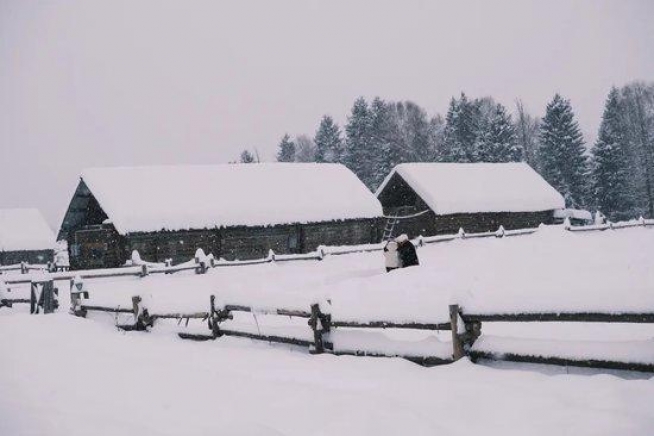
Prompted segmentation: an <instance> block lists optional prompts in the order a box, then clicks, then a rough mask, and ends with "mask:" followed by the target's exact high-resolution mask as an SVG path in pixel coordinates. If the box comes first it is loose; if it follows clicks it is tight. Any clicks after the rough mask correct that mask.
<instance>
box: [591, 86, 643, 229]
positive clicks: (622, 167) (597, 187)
mask: <svg viewBox="0 0 654 436" xmlns="http://www.w3.org/2000/svg"><path fill="white" fill-rule="evenodd" d="M625 127H626V126H625V123H624V119H623V113H622V108H621V106H620V101H619V93H618V90H617V89H615V88H613V89H611V92H610V93H609V96H608V98H607V100H606V106H605V108H604V115H603V116H602V123H601V125H600V128H599V135H598V137H597V142H596V143H595V146H594V147H593V149H592V166H591V168H592V195H593V200H594V203H595V206H597V208H598V209H599V210H601V211H602V212H603V213H604V215H606V216H607V217H608V218H609V219H610V220H613V221H617V220H622V219H628V218H633V217H631V216H629V214H630V213H631V212H632V210H631V209H632V207H633V198H632V195H633V191H632V189H631V186H630V180H629V167H628V158H627V147H628V140H627V132H626V128H625Z"/></svg>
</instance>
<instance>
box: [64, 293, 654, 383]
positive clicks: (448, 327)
mask: <svg viewBox="0 0 654 436" xmlns="http://www.w3.org/2000/svg"><path fill="white" fill-rule="evenodd" d="M80 292H82V288H81V287H79V286H78V284H76V283H75V282H73V283H71V313H74V314H75V315H78V316H86V314H87V313H88V312H91V311H102V312H110V313H126V314H131V315H133V323H129V324H124V325H119V327H120V328H122V329H124V330H141V331H145V330H148V329H150V328H152V327H154V326H155V324H156V321H157V320H159V319H177V320H178V321H182V320H184V319H186V320H187V323H188V320H190V319H198V320H202V321H206V322H207V333H206V334H193V333H179V336H180V337H181V338H182V339H190V340H196V341H207V340H216V339H219V338H221V337H223V336H225V337H240V338H249V339H253V340H259V341H265V342H270V343H281V344H290V345H296V346H301V347H307V348H308V349H309V352H310V353H312V354H322V353H330V354H334V355H352V356H368V357H401V358H404V359H407V360H410V361H413V362H416V363H419V364H422V365H426V366H432V365H439V364H446V363H451V362H454V361H456V360H458V359H461V358H463V357H466V356H467V357H469V358H470V359H471V360H472V361H473V362H474V361H477V360H479V359H490V360H503V361H514V362H529V363H540V364H556V365H563V366H577V367H590V368H602V369H621V370H635V371H646V372H654V361H652V362H638V361H620V360H617V359H606V358H593V357H592V356H591V357H588V356H582V357H565V356H552V355H548V354H547V353H546V352H543V353H539V352H535V353H528V354H525V353H520V352H506V351H497V352H496V351H493V350H488V349H483V348H482V349H480V348H478V347H476V346H475V343H476V341H477V340H478V339H479V338H480V337H481V334H482V324H483V323H489V322H519V323H525V322H575V323H586V322H593V323H650V324H654V311H652V312H624V313H613V312H518V313H481V312H480V313H471V312H466V311H465V310H462V309H461V308H460V307H459V306H458V305H450V306H449V320H448V321H446V322H441V323H424V322H402V323H400V322H396V321H388V320H365V321H353V320H339V319H337V318H333V316H332V314H330V313H329V311H330V309H329V308H328V307H324V306H322V307H321V305H320V304H319V303H314V304H312V305H311V306H310V307H308V308H307V310H298V309H287V308H268V309H255V308H252V307H251V306H245V305H236V304H225V305H223V306H221V307H217V306H216V302H215V297H214V296H211V297H210V301H209V304H208V310H207V311H206V312H196V313H153V312H151V311H150V310H149V309H148V308H147V307H144V305H143V303H142V301H141V298H140V297H139V296H134V297H133V298H132V306H131V308H124V307H123V308H120V307H115V308H114V307H99V306H92V305H86V304H84V301H82V299H81V298H80ZM86 298H88V293H87V295H86ZM237 312H247V313H253V314H259V315H272V316H279V317H284V318H301V319H306V320H307V325H308V327H309V328H310V331H311V333H312V339H311V340H308V339H306V338H300V337H293V336H280V335H272V334H264V333H261V332H258V333H252V332H248V331H243V330H238V329H234V328H230V327H225V326H224V325H223V323H225V322H226V321H228V320H231V319H233V314H234V313H237ZM342 328H345V329H412V330H423V331H433V332H437V331H450V332H451V337H452V342H451V353H448V355H446V356H444V355H442V354H440V355H439V354H438V353H435V354H434V355H421V354H419V353H418V354H412V353H397V352H383V351H366V350H363V349H361V350H339V347H338V346H337V345H338V344H335V343H334V342H333V341H332V338H331V336H332V335H331V333H332V332H334V331H335V330H337V329H342ZM544 351H545V350H544Z"/></svg>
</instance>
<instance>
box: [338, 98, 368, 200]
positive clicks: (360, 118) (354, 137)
mask: <svg viewBox="0 0 654 436" xmlns="http://www.w3.org/2000/svg"><path fill="white" fill-rule="evenodd" d="M372 118H373V117H372V113H371V110H370V108H369V106H368V103H367V102H366V100H365V99H364V98H363V97H360V98H358V99H357V100H356V101H355V102H354V105H353V106H352V113H351V114H350V116H349V117H348V120H347V125H346V126H345V133H346V135H347V139H346V142H345V159H344V163H345V165H346V166H347V167H348V168H349V169H350V170H352V172H354V174H356V175H357V176H358V177H359V178H360V179H361V181H362V182H363V183H364V184H365V185H366V186H368V188H370V189H372V188H373V187H374V175H373V166H374V161H375V159H374V153H373V149H372V147H371V145H372Z"/></svg>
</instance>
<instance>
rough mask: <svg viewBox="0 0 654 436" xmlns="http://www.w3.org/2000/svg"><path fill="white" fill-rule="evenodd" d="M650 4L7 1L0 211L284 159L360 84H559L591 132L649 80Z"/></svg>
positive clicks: (526, 94) (0, 49)
mask: <svg viewBox="0 0 654 436" xmlns="http://www.w3.org/2000/svg"><path fill="white" fill-rule="evenodd" d="M653 17H654V1H652V0H640V1H639V0H633V1H629V0H615V1H601V0H588V1H568V0H561V1H552V0H548V1H544V0H543V1H538V2H535V1H534V2H529V1H525V0H522V1H517V0H516V1H490V0H480V1H454V0H447V1H417V0H410V1H407V0H403V1H380V0H376V1H368V2H363V1H354V0H342V1H341V0H329V1H318V0H313V1H311V0H301V1H300V0H298V1H286V0H275V1H271V0H262V1H247V0H241V1H233V2H230V1H222V2H218V1H176V2H170V1H154V0H153V1H132V0H130V1H123V0H111V1H103V2H100V1H82V0H80V1H74V0H68V1H45V0H43V1H30V0H15V1H8V0H0V208H2V207H23V206H34V207H38V208H40V209H41V210H42V211H43V212H44V214H45V215H46V217H47V219H48V221H49V222H50V224H51V225H52V226H53V228H55V229H56V227H57V226H58V225H59V223H60V220H61V217H62V216H63V213H64V211H65V208H66V207H67V203H68V201H69V199H70V197H71V195H72V192H73V189H74V187H75V185H76V183H77V181H78V177H79V173H80V171H81V170H82V169H83V168H85V167H89V166H113V165H136V164H139V165H141V164H162V163H165V164H171V163H220V162H227V161H229V160H234V159H236V158H237V156H238V154H239V153H240V151H241V150H242V149H243V148H246V147H247V148H254V147H256V148H258V150H259V151H260V152H261V154H262V156H263V157H264V158H265V159H266V160H272V159H273V155H274V152H275V148H276V144H277V142H278V140H279V138H280V137H281V136H282V135H283V134H284V133H285V132H288V133H290V134H292V135H294V134H300V133H310V134H313V132H314V131H315V129H316V127H317V124H318V122H319V120H320V117H321V116H322V115H323V114H325V113H328V114H331V115H333V116H334V117H335V118H336V119H337V120H338V121H339V122H340V123H343V122H344V121H345V117H346V115H347V113H348V111H349V109H350V106H351V104H352V102H353V101H354V99H355V98H356V97H357V96H359V95H363V96H366V97H373V96H375V95H379V96H381V97H382V98H385V99H390V100H402V99H410V100H413V101H415V102H416V103H418V104H420V105H422V106H423V107H425V108H426V109H427V110H428V111H429V112H430V113H431V114H434V113H437V112H439V113H445V111H446V110H447V104H448V102H449V99H450V97H451V96H452V95H457V94H459V93H460V92H461V91H465V92H466V93H467V94H469V95H470V96H472V97H480V96H484V95H491V96H493V97H495V98H496V99H497V100H499V101H501V102H502V103H504V104H505V105H507V106H510V107H511V109H512V108H513V102H514V100H515V99H516V98H518V97H519V98H522V99H523V100H524V102H525V103H526V105H527V107H528V109H529V110H530V111H531V112H532V113H534V114H535V115H542V113H543V112H544V108H545V105H546V104H547V102H548V100H549V99H551V97H552V95H553V94H554V93H555V92H560V93H562V94H563V95H564V96H566V97H568V98H570V99H571V100H572V104H573V107H574V109H575V111H576V113H577V115H578V118H579V121H580V123H581V126H582V128H583V130H584V132H585V133H586V134H587V137H588V138H589V139H592V138H594V136H595V131H596V129H597V126H598V123H599V119H600V116H601V113H602V109H603V108H602V106H603V103H604V98H605V96H606V94H607V92H608V90H609V88H610V87H611V85H618V86H619V85H622V84H624V83H626V82H629V81H632V80H635V79H640V80H654V19H653ZM221 188H223V187H220V186H216V187H213V189H221ZM225 188H228V187H225ZM134 189H138V186H135V187H134ZM162 189H165V187H162ZM202 189H207V187H203V186H198V190H199V191H198V195H201V192H200V191H201V190H202ZM173 207H174V205H173Z"/></svg>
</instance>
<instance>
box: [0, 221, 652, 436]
mask: <svg viewBox="0 0 654 436" xmlns="http://www.w3.org/2000/svg"><path fill="white" fill-rule="evenodd" d="M380 256H381V255H380V253H366V254H354V255H343V256H329V257H327V258H325V260H323V261H321V262H318V261H300V262H285V263H275V264H265V265H257V266H243V267H229V268H216V269H213V270H211V271H209V272H208V273H207V274H206V275H202V276H197V275H193V274H178V275H172V276H150V277H146V278H144V279H136V278H123V279H114V280H88V281H87V287H88V290H89V292H90V293H91V301H89V304H98V305H100V304H102V305H112V306H116V305H121V306H123V307H131V300H130V299H131V296H132V295H141V296H142V297H143V299H144V302H145V303H146V305H147V307H149V308H151V310H152V311H153V312H161V311H170V312H190V311H206V310H207V309H208V302H209V295H211V294H214V295H216V298H217V301H218V303H219V304H222V303H230V304H248V305H253V306H255V307H288V308H301V309H304V310H308V307H309V304H311V303H312V302H320V303H321V307H328V308H329V311H330V312H331V313H332V314H333V316H334V318H335V319H342V320H348V319H356V320H389V321H391V320H395V321H423V322H441V321H447V309H448V307H447V306H448V304H450V303H458V304H460V305H461V306H462V307H463V310H464V311H468V312H513V311H614V312H638V311H642V312H646V311H649V312H651V311H652V310H653V309H654V290H653V288H654V268H652V264H653V262H654V229H644V228H633V229H624V230H619V231H606V232H589V233H584V234H572V233H569V232H566V231H564V230H563V229H562V228H561V227H551V228H545V229H541V230H540V231H539V232H538V233H536V234H534V235H529V236H520V237H512V238H503V239H496V238H487V239H479V240H455V241H451V242H446V243H438V244H433V245H429V246H426V247H424V248H421V249H420V250H419V256H420V260H421V266H419V267H415V268H408V269H406V270H401V271H395V272H393V273H390V274H386V273H385V272H384V270H383V262H382V259H381V258H380ZM59 286H60V288H61V289H62V290H63V291H66V290H67V283H65V282H61V284H60V285H59ZM21 292H24V290H21V289H15V290H13V291H12V292H11V293H12V294H14V295H16V296H19V295H18V294H20V293H21ZM65 294H67V292H62V297H61V303H62V307H64V308H66V307H67V304H68V303H67V300H66V295H65ZM327 300H330V301H331V304H329V303H327ZM115 322H116V318H115V317H114V316H113V315H108V314H92V315H90V316H89V318H88V319H81V318H74V317H72V316H70V315H68V314H66V313H65V310H63V311H61V312H60V313H57V314H55V315H48V316H38V317H37V316H29V315H27V314H26V313H25V308H24V307H22V308H19V307H16V308H14V309H6V308H3V309H0V331H1V332H3V335H2V339H0V341H1V342H0V392H2V395H0V435H5V434H6V435H23V434H25V435H41V434H47V435H78V434H79V435H88V434H94V435H101V434H102V435H103V434H106V435H118V434H121V435H122V434H125V435H128V434H147V435H150V434H152V435H169V434H170V435H173V434H176V435H177V434H192V435H199V434H218V433H221V434H237V435H296V434H297V435H300V434H303V435H305V434H315V435H321V434H325V435H326V434H357V435H395V434H419V435H420V434H425V435H427V434H429V435H433V434H440V433H442V434H454V435H456V434H470V433H474V432H476V431H477V432H480V433H483V434H515V435H518V434H529V435H551V434H570V435H573V434H574V435H614V434H629V435H651V434H652V429H654V412H653V411H652V407H651V404H652V403H653V402H654V378H652V377H651V375H649V374H643V373H628V372H617V371H590V370H580V369H576V370H574V369H565V368H561V367H545V366H537V365H524V364H507V363H491V362H483V363H482V364H481V365H473V364H471V363H470V362H468V361H467V360H463V361H460V362H457V363H455V364H452V365H445V366H438V367H433V368H423V367H420V366H417V365H415V364H412V363H410V362H406V361H403V360H401V359H378V358H377V359H376V358H361V357H346V356H340V357H336V356H330V355H321V356H310V355H308V353H307V352H306V350H303V349H300V348H296V347H291V346H271V345H269V344H265V343H255V342H252V341H250V340H247V339H237V338H221V339H219V340H216V341H214V342H205V343H193V342H185V341H182V340H180V339H178V338H177V336H176V335H175V334H174V333H176V332H178V331H185V330H189V331H194V332H198V331H200V332H208V330H207V329H206V325H205V324H201V323H199V322H196V323H194V322H191V323H190V324H189V326H188V327H185V326H184V325H181V326H178V325H177V324H176V322H169V323H161V324H158V325H155V327H154V328H153V329H152V331H151V333H147V334H146V333H139V332H130V333H125V332H120V331H118V330H117V329H116V328H115V327H114V324H115ZM232 323H233V325H234V326H235V328H236V327H238V328H250V329H256V330H254V331H263V332H268V331H270V332H280V331H284V332H288V333H291V332H292V333H293V334H294V335H307V337H308V335H310V330H309V329H308V327H306V320H304V321H302V320H300V322H298V323H296V324H295V325H294V324H293V322H289V321H288V319H284V323H283V325H282V324H281V322H280V320H279V317H276V318H275V319H274V320H272V319H271V320H268V319H267V317H265V316H261V315H259V316H257V317H256V319H255V317H253V316H252V315H249V314H247V315H242V316H238V317H236V318H235V319H234V321H232ZM347 333H348V332H347V331H343V333H341V332H339V333H338V334H339V335H340V334H343V338H342V345H343V346H346V344H352V343H353V341H354V342H355V344H354V345H352V346H356V347H364V346H365V345H368V346H369V347H371V348H372V349H374V348H375V347H383V346H390V347H408V348H409V349H411V350H426V351H431V352H432V354H433V353H436V354H438V353H441V352H442V353H447V352H449V350H451V347H450V344H449V343H448V342H447V341H448V340H449V334H450V333H449V332H442V333H441V334H436V335H432V334H426V333H424V332H422V333H421V332H394V331H386V332H384V333H380V332H375V333H363V334H362V333H359V332H351V335H350V336H349V337H347ZM483 335H484V336H482V339H481V340H480V344H484V341H486V343H487V344H488V343H493V341H494V342H495V344H496V346H498V347H504V348H507V347H508V348H509V349H510V348H511V347H518V348H519V349H523V350H524V349H529V350H531V349H545V350H550V351H551V352H555V351H556V352H568V353H572V354H573V355H578V354H580V353H581V354H583V353H586V352H588V353H591V354H592V353H596V354H600V355H609V356H610V355H615V356H616V357H620V356H622V358H630V359H635V360H639V361H644V362H649V361H651V362H654V340H653V339H652V338H654V326H651V325H627V324H613V325H602V324H598V323H592V324H583V325H581V324H575V323H513V324H508V323H495V324H493V323H484V325H483ZM401 339H402V340H403V341H400V340H401ZM534 339H537V341H536V340H534ZM338 340H339V338H335V342H338ZM385 341H386V342H385ZM591 341H592V342H591ZM618 341H624V342H618ZM389 344H390V345H389ZM407 344H408V345H407ZM435 350H440V351H435ZM566 350H567V351H566Z"/></svg>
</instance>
